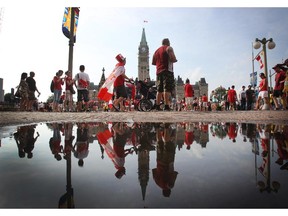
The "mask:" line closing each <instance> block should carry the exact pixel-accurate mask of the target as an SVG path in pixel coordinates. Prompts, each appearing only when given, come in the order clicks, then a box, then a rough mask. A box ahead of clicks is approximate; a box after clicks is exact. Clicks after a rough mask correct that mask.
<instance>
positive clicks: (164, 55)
mask: <svg viewBox="0 0 288 216" xmlns="http://www.w3.org/2000/svg"><path fill="white" fill-rule="evenodd" d="M175 62H177V59H176V56H175V54H174V50H173V48H172V47H171V46H170V41H169V39H168V38H165V39H163V40H162V46H160V47H159V48H158V49H157V50H156V51H155V53H154V54H153V59H152V65H155V66H156V79H157V81H156V83H157V95H156V110H158V111H160V110H161V108H160V101H161V100H162V98H164V104H165V108H164V110H166V111H169V110H170V106H169V105H170V97H171V93H172V91H173V90H174V89H175V81H174V70H173V63H175Z"/></svg>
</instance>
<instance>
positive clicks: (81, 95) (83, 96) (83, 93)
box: [77, 89, 89, 102]
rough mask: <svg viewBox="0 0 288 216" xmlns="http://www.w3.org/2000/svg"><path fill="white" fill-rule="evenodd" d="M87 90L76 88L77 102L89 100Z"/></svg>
mask: <svg viewBox="0 0 288 216" xmlns="http://www.w3.org/2000/svg"><path fill="white" fill-rule="evenodd" d="M88 93H89V92H88V90H87V89H78V90H77V102H82V101H83V100H84V101H85V102H88V101H89V96H88Z"/></svg>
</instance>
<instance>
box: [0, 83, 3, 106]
mask: <svg viewBox="0 0 288 216" xmlns="http://www.w3.org/2000/svg"><path fill="white" fill-rule="evenodd" d="M0 102H4V90H3V79H2V78H0Z"/></svg>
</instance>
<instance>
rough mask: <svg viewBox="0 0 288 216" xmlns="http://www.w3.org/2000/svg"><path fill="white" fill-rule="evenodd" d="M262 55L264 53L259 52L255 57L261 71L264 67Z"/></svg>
mask: <svg viewBox="0 0 288 216" xmlns="http://www.w3.org/2000/svg"><path fill="white" fill-rule="evenodd" d="M263 55H264V52H263V51H261V52H260V53H259V54H258V55H257V56H256V57H255V59H256V60H257V61H258V62H259V65H260V69H262V68H263V67H264V63H263V60H262V59H263Z"/></svg>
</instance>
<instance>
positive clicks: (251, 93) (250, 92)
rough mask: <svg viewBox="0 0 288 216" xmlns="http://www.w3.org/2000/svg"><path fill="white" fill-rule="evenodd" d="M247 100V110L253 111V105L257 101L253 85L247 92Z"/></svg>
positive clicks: (249, 86)
mask: <svg viewBox="0 0 288 216" xmlns="http://www.w3.org/2000/svg"><path fill="white" fill-rule="evenodd" d="M245 93H246V100H247V110H252V105H253V103H254V100H255V91H254V90H253V89H252V88H251V85H248V89H247V90H246V92H245Z"/></svg>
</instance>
